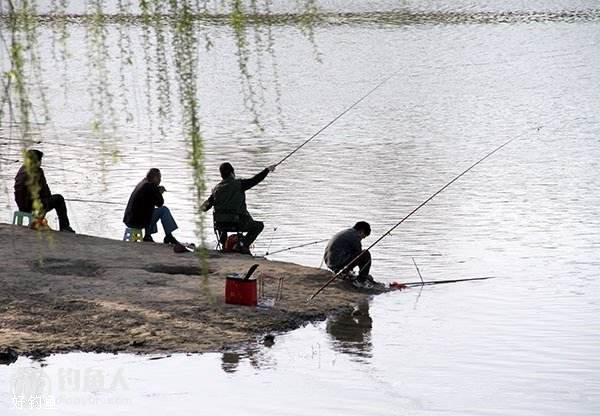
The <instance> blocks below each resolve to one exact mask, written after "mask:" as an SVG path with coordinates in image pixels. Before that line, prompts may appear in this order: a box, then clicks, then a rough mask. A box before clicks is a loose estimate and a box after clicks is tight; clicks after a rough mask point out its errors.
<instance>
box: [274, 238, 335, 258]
mask: <svg viewBox="0 0 600 416" xmlns="http://www.w3.org/2000/svg"><path fill="white" fill-rule="evenodd" d="M327 240H329V239H328V238H324V239H322V240H317V241H311V242H310V243H304V244H298V245H297V246H291V247H288V248H282V249H281V250H276V251H273V252H269V251H267V252H266V253H265V254H264V255H265V256H268V255H270V254H277V253H283V252H284V251H289V250H293V249H295V248H300V247H307V246H312V245H313V244H319V243H324V242H325V241H327Z"/></svg>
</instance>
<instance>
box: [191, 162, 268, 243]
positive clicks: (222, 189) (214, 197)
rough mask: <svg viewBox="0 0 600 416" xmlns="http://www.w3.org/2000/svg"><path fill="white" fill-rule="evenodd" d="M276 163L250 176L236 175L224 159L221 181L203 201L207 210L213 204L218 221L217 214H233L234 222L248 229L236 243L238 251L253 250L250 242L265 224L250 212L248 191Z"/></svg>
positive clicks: (204, 208) (231, 215)
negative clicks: (244, 177) (247, 201)
mask: <svg viewBox="0 0 600 416" xmlns="http://www.w3.org/2000/svg"><path fill="white" fill-rule="evenodd" d="M275 166H276V165H271V166H269V167H267V168H265V169H263V170H262V171H261V172H260V173H258V174H256V175H255V176H253V177H252V178H250V179H237V178H236V177H235V170H234V169H233V166H232V165H231V163H229V162H225V163H222V164H221V166H219V171H220V173H221V178H222V181H221V182H219V183H218V184H217V186H215V188H214V189H213V191H212V193H211V195H210V197H209V198H208V199H207V200H206V201H204V203H203V204H202V207H201V208H202V210H204V211H208V210H209V209H211V208H213V207H214V212H213V215H214V217H215V222H218V221H217V218H219V216H221V217H222V218H224V217H225V216H230V217H231V222H235V223H237V224H238V226H239V230H240V231H242V232H245V233H246V235H245V236H244V237H243V238H242V240H241V241H239V242H238V245H237V247H236V251H239V252H240V253H243V254H251V253H250V245H251V244H252V243H253V242H254V240H256V238H257V237H258V235H259V234H260V233H261V232H262V230H263V229H264V228H265V225H264V223H262V222H261V221H255V220H254V219H253V218H252V216H251V215H250V213H249V212H248V208H247V207H246V191H247V190H249V189H250V188H252V187H254V186H256V185H258V184H259V183H261V182H262V181H263V180H264V179H265V178H266V177H267V175H268V174H269V173H270V172H273V171H274V170H275ZM228 222H229V220H228ZM217 229H218V228H217ZM219 232H220V235H219V240H220V241H221V242H223V238H222V237H223V232H221V231H219ZM224 234H225V235H224V237H225V239H226V238H227V233H226V232H225V233H224Z"/></svg>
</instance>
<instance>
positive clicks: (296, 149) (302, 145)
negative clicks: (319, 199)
mask: <svg viewBox="0 0 600 416" xmlns="http://www.w3.org/2000/svg"><path fill="white" fill-rule="evenodd" d="M399 72H400V71H396V72H394V73H393V74H392V75H390V76H388V77H387V78H385V79H384V80H383V81H381V82H380V83H379V84H377V85H376V86H375V87H373V88H372V89H371V90H370V91H369V92H367V93H366V94H365V95H363V96H362V97H361V98H360V99H359V100H358V101H356V102H355V103H354V104H352V105H351V106H350V107H348V108H346V109H345V110H344V111H343V112H342V113H340V114H339V115H338V116H337V117H336V118H334V119H333V120H331V121H330V122H329V123H327V124H326V125H325V126H323V127H321V129H320V130H319V131H317V132H316V133H315V134H313V135H312V136H310V137H309V138H308V139H306V140H305V141H304V143H302V144H301V145H300V146H297V147H296V148H295V149H294V150H292V151H291V152H290V153H288V154H287V156H286V157H284V158H283V159H281V160H280V161H279V162H277V164H276V165H275V166H279V165H281V164H282V163H283V162H285V161H286V160H287V159H288V158H289V157H290V156H292V155H293V154H294V153H296V152H297V151H298V150H300V149H302V148H303V147H304V146H305V145H306V144H308V142H310V141H311V140H312V139H314V138H315V137H317V136H318V135H319V134H321V133H322V132H323V131H324V130H325V129H327V128H328V127H329V126H331V125H332V124H333V123H335V122H336V121H338V120H339V119H340V118H342V116H343V115H344V114H346V113H347V112H348V111H350V110H352V109H353V108H354V107H356V106H357V105H358V104H359V103H360V102H361V101H362V100H364V99H365V98H367V97H368V96H369V95H371V94H372V93H373V92H375V90H377V89H378V88H379V87H381V86H382V85H383V84H385V83H386V82H387V81H389V80H390V79H392V78H393V77H395V76H396V74H398V73H399Z"/></svg>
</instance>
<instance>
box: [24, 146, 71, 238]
mask: <svg viewBox="0 0 600 416" xmlns="http://www.w3.org/2000/svg"><path fill="white" fill-rule="evenodd" d="M43 156H44V153H42V152H41V151H39V150H35V149H31V150H28V151H27V152H26V153H25V161H24V163H23V165H22V166H21V168H20V169H19V172H18V173H17V176H15V202H16V203H17V206H18V207H19V211H24V212H33V211H35V212H36V213H38V214H39V215H40V216H41V217H44V216H45V215H46V212H48V211H51V210H53V209H55V210H56V214H57V215H58V224H59V228H60V231H66V232H70V233H74V232H75V231H73V229H72V228H71V225H70V223H69V217H68V215H67V206H66V205H65V199H64V198H63V196H62V195H59V194H52V192H50V188H49V187H48V183H47V182H46V176H45V175H44V170H43V169H42V167H41V166H42V157H43Z"/></svg>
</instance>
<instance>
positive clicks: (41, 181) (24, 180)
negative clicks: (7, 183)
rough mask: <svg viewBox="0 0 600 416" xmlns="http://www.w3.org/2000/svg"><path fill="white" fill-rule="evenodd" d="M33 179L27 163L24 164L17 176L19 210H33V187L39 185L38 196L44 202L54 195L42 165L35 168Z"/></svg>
mask: <svg viewBox="0 0 600 416" xmlns="http://www.w3.org/2000/svg"><path fill="white" fill-rule="evenodd" d="M33 181H34V182H33ZM33 181H30V179H29V175H28V174H27V171H26V169H25V165H22V166H21V169H19V172H17V176H15V202H16V203H17V206H18V207H19V211H24V212H31V210H32V209H33V199H32V197H31V190H32V188H36V187H37V188H38V189H39V194H38V196H39V198H40V201H41V202H42V204H44V201H45V200H47V199H48V198H50V196H52V193H51V192H50V188H49V187H48V183H47V182H46V176H45V175H44V170H43V169H42V168H41V167H38V168H33ZM30 182H33V183H30ZM36 185H37V186H36Z"/></svg>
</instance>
